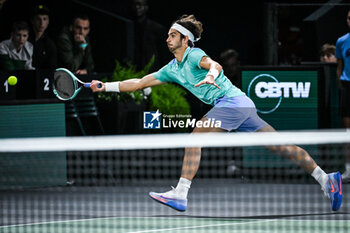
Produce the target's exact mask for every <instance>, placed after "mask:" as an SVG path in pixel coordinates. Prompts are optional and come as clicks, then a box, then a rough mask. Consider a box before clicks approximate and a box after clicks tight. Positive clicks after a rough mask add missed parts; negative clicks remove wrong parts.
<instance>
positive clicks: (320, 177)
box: [311, 166, 329, 190]
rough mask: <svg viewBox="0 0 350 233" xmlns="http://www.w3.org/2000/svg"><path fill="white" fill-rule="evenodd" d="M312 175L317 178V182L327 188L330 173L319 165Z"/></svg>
mask: <svg viewBox="0 0 350 233" xmlns="http://www.w3.org/2000/svg"><path fill="white" fill-rule="evenodd" d="M311 176H312V177H313V178H315V180H317V182H318V183H319V184H320V185H321V187H322V188H323V189H324V190H326V188H327V182H328V179H329V178H328V175H327V174H326V173H325V172H324V171H323V170H322V169H321V168H320V167H319V166H317V167H316V168H315V169H314V170H313V171H312V173H311Z"/></svg>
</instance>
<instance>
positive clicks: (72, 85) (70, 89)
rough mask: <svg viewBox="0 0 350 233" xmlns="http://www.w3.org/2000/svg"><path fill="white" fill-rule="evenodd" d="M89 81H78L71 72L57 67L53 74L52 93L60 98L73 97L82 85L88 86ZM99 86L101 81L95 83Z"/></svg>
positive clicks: (68, 98)
mask: <svg viewBox="0 0 350 233" xmlns="http://www.w3.org/2000/svg"><path fill="white" fill-rule="evenodd" d="M90 85H91V83H84V82H82V81H80V80H79V79H78V78H77V77H76V76H75V75H74V74H73V73H72V72H70V71H69V70H67V69H65V68H58V69H56V72H55V74H54V76H53V93H54V94H55V95H56V96H57V98H59V99H60V100H64V101H66V100H71V99H73V98H74V97H75V96H76V95H77V94H78V93H79V92H80V90H81V89H82V87H86V88H90ZM97 87H98V88H101V87H102V85H101V83H99V84H97Z"/></svg>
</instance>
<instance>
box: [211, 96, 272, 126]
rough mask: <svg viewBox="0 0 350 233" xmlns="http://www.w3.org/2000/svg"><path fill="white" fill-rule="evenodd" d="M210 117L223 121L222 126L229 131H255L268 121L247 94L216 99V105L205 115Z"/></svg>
mask: <svg viewBox="0 0 350 233" xmlns="http://www.w3.org/2000/svg"><path fill="white" fill-rule="evenodd" d="M205 117H206V118H208V119H215V121H221V127H220V128H222V129H224V130H227V131H233V130H234V131H237V132H255V131H257V130H259V129H261V128H263V127H264V126H266V125H267V123H266V122H265V121H264V120H262V119H261V118H260V117H259V116H258V114H257V112H256V108H255V104H254V103H253V101H252V100H251V99H250V98H248V97H247V96H246V95H242V96H236V97H227V96H223V97H221V98H219V99H217V100H215V103H214V107H213V108H212V109H211V110H210V111H209V112H208V113H207V114H206V115H205Z"/></svg>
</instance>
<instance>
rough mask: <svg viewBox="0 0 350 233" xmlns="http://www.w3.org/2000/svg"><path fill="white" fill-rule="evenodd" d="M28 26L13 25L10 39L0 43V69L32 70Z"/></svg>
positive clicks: (23, 23)
mask: <svg viewBox="0 0 350 233" xmlns="http://www.w3.org/2000/svg"><path fill="white" fill-rule="evenodd" d="M28 36H29V24H28V23H27V22H25V21H16V22H14V23H13V26H12V32H11V38H10V39H8V40H4V41H2V42H1V43H0V69H2V70H34V67H33V66H32V56H33V45H32V44H31V43H30V42H29V41H28Z"/></svg>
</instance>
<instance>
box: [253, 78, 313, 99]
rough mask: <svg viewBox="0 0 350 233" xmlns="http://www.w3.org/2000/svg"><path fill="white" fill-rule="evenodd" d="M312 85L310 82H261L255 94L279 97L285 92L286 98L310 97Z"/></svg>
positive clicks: (256, 87)
mask: <svg viewBox="0 0 350 233" xmlns="http://www.w3.org/2000/svg"><path fill="white" fill-rule="evenodd" d="M310 87H311V83H310V82H305V83H303V82H298V83H296V82H279V83H278V82H259V83H257V84H256V86H255V94H256V96H258V97H259V98H279V97H281V96H282V92H283V97H284V98H290V97H293V98H309V93H310ZM290 93H292V96H291V95H290Z"/></svg>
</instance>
